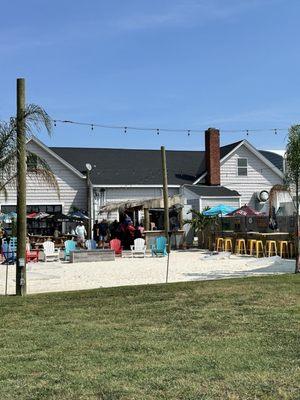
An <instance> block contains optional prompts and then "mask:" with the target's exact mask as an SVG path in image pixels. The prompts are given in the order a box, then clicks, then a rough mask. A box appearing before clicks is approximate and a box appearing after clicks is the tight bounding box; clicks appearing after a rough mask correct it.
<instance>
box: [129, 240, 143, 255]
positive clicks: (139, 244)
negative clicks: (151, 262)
mask: <svg viewBox="0 0 300 400" xmlns="http://www.w3.org/2000/svg"><path fill="white" fill-rule="evenodd" d="M130 249H131V256H132V257H133V256H134V254H142V255H143V257H145V254H146V246H145V240H144V239H141V238H138V239H135V240H134V244H132V245H131V246H130Z"/></svg>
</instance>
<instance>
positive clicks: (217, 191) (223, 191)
mask: <svg viewBox="0 0 300 400" xmlns="http://www.w3.org/2000/svg"><path fill="white" fill-rule="evenodd" d="M184 187H186V188H187V189H189V190H190V191H191V192H193V193H195V194H197V195H198V196H214V197H218V196H228V197H233V196H240V194H239V193H238V192H237V191H236V190H231V189H228V188H227V187H225V186H206V185H184Z"/></svg>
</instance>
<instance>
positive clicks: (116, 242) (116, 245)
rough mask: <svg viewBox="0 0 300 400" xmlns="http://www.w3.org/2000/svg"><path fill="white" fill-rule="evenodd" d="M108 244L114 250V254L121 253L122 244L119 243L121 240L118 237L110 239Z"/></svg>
mask: <svg viewBox="0 0 300 400" xmlns="http://www.w3.org/2000/svg"><path fill="white" fill-rule="evenodd" d="M109 246H110V248H111V250H114V251H115V254H122V244H121V240H119V239H112V240H111V241H110V242H109Z"/></svg>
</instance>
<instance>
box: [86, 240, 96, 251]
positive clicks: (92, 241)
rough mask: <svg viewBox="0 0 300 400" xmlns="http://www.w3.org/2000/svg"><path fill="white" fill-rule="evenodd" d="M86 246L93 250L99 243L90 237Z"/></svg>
mask: <svg viewBox="0 0 300 400" xmlns="http://www.w3.org/2000/svg"><path fill="white" fill-rule="evenodd" d="M85 246H86V248H87V249H88V250H93V249H96V248H97V243H96V241H95V240H94V239H89V240H87V241H86V242H85Z"/></svg>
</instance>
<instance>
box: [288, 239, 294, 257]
mask: <svg viewBox="0 0 300 400" xmlns="http://www.w3.org/2000/svg"><path fill="white" fill-rule="evenodd" d="M288 243H289V254H290V258H293V257H294V255H295V243H294V242H292V241H289V242H288Z"/></svg>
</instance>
